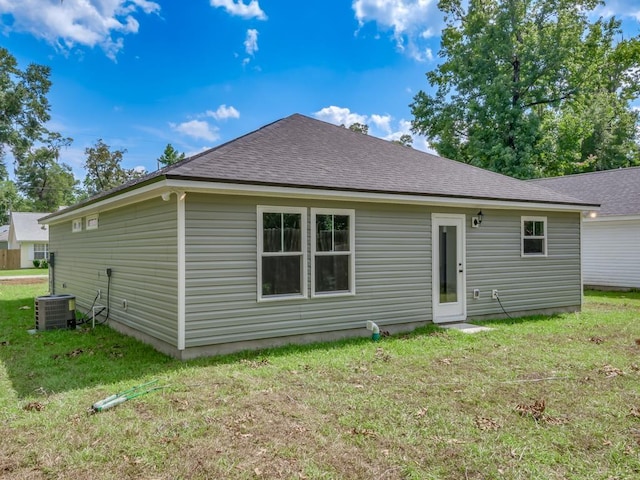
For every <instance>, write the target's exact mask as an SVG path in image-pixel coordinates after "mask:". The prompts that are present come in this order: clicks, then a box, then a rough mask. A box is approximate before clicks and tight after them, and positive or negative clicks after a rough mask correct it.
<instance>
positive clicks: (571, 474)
mask: <svg viewBox="0 0 640 480" xmlns="http://www.w3.org/2000/svg"><path fill="white" fill-rule="evenodd" d="M45 285H46V284H40V285H23V286H10V285H4V284H3V285H2V287H1V288H0V476H2V478H8V479H23V478H38V479H40V478H43V479H48V478H65V479H84V478H101V479H102V478H105V479H123V478H154V479H175V478H184V479H186V478H196V479H206V478H225V479H226V478H237V479H254V478H265V479H272V478H287V479H289V478H290V479H294V478H306V479H320V478H322V479H328V478H331V479H333V478H336V479H354V478H356V479H358V478H362V479H371V478H380V479H490V478H496V479H503V478H506V479H560V478H563V479H565V478H566V479H632V478H638V477H639V476H640V367H639V366H638V364H639V363H640V362H639V360H638V356H639V354H640V346H639V345H638V343H640V294H638V293H625V294H612V293H606V294H602V293H597V292H589V293H588V295H587V297H586V305H585V309H584V311H583V313H580V314H566V315H558V316H553V317H542V316H539V317H529V318H525V319H516V320H508V321H507V320H499V321H494V322H485V324H486V325H487V326H490V327H491V328H492V329H493V330H491V331H489V332H483V333H479V334H474V335H467V334H463V333H460V332H456V331H442V330H440V329H437V328H435V327H431V328H425V329H422V330H420V331H418V332H415V333H413V334H411V335H404V336H397V337H388V338H383V339H382V340H381V341H380V342H375V343H374V342H372V341H370V340H365V339H358V340H351V341H345V342H340V343H331V344H318V345H312V346H306V347H299V346H297V347H295V346H292V347H286V348H280V349H274V350H269V351H264V352H256V353H245V354H240V355H234V356H226V357H218V358H210V359H202V360H198V361H191V362H178V361H175V360H173V359H170V358H167V357H165V356H163V355H161V354H159V353H157V352H155V351H154V350H152V349H150V348H149V347H147V346H145V345H143V344H140V343H138V342H136V341H134V340H132V339H130V338H128V337H123V336H121V335H118V334H117V333H115V332H114V331H112V330H110V329H109V328H108V327H105V326H99V327H98V328H96V329H95V330H88V329H84V328H80V329H77V330H75V331H53V332H45V333H39V334H36V335H31V334H29V333H28V332H27V330H29V329H30V328H33V324H34V319H33V308H32V307H33V298H34V297H35V296H38V295H41V294H43V293H44V292H45ZM22 307H31V308H30V309H21V308H22ZM153 379H157V380H158V384H160V385H162V386H165V387H166V388H164V389H162V390H158V391H155V392H153V393H150V394H148V395H145V396H141V397H138V398H136V399H133V400H130V401H129V402H127V403H124V404H122V405H119V406H118V407H115V408H114V409H112V410H109V411H106V412H101V413H98V414H94V415H90V414H88V413H87V409H88V407H89V406H90V405H91V404H92V403H93V402H95V401H96V400H99V399H101V398H104V397H106V396H107V395H110V394H112V393H115V392H118V391H122V390H125V389H127V388H130V387H132V386H134V385H138V384H141V383H144V382H148V381H150V380H153ZM542 404H544V409H543V408H542V407H541V405H542Z"/></svg>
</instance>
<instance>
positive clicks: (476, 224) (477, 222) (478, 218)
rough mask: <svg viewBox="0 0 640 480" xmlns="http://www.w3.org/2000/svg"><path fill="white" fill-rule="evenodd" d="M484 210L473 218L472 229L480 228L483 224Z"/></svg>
mask: <svg viewBox="0 0 640 480" xmlns="http://www.w3.org/2000/svg"><path fill="white" fill-rule="evenodd" d="M483 216H484V215H482V210H480V211H479V212H478V213H477V214H475V215H474V216H473V217H471V227H472V228H478V227H479V226H480V225H481V224H482V217H483Z"/></svg>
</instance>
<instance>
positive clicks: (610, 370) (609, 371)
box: [598, 365, 624, 378]
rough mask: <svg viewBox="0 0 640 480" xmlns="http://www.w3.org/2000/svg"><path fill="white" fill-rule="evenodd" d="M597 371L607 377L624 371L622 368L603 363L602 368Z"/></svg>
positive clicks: (620, 374)
mask: <svg viewBox="0 0 640 480" xmlns="http://www.w3.org/2000/svg"><path fill="white" fill-rule="evenodd" d="M598 372H599V373H602V374H604V375H605V376H606V377H607V378H614V377H617V376H622V375H624V372H623V371H622V370H620V369H619V368H616V367H614V366H612V365H603V366H602V368H600V369H599V370H598Z"/></svg>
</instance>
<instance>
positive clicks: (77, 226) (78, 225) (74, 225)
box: [71, 217, 82, 233]
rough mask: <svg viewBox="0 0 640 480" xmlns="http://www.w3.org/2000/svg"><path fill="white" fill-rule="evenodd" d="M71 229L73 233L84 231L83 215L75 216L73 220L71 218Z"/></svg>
mask: <svg viewBox="0 0 640 480" xmlns="http://www.w3.org/2000/svg"><path fill="white" fill-rule="evenodd" d="M71 231H72V232H73V233H77V232H81V231H82V217H81V218H74V219H73V220H71Z"/></svg>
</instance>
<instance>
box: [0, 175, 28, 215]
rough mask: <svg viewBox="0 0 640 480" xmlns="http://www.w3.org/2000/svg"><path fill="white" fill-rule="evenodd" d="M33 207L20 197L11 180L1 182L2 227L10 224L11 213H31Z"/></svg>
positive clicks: (0, 209) (0, 212)
mask: <svg viewBox="0 0 640 480" xmlns="http://www.w3.org/2000/svg"><path fill="white" fill-rule="evenodd" d="M31 210H32V207H31V205H30V204H29V203H28V202H27V201H26V200H25V199H24V197H22V196H20V193H18V189H17V188H16V185H15V183H13V182H12V181H11V180H0V225H6V224H7V223H9V213H10V212H29V211H31Z"/></svg>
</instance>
